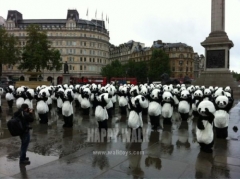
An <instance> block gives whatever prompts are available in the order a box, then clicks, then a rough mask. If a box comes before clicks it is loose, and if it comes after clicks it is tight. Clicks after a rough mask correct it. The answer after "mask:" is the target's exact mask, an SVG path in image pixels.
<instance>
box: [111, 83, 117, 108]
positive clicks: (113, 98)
mask: <svg viewBox="0 0 240 179" xmlns="http://www.w3.org/2000/svg"><path fill="white" fill-rule="evenodd" d="M111 86H112V89H113V95H112V103H113V111H114V110H115V106H116V102H117V89H116V87H115V86H114V85H111Z"/></svg>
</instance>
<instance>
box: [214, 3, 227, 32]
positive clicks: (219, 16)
mask: <svg viewBox="0 0 240 179" xmlns="http://www.w3.org/2000/svg"><path fill="white" fill-rule="evenodd" d="M211 20H212V23H211V32H214V31H225V0H212V18H211Z"/></svg>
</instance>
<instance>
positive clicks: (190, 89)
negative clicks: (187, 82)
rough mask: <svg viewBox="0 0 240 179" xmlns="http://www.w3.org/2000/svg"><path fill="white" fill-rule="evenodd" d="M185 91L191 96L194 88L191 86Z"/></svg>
mask: <svg viewBox="0 0 240 179" xmlns="http://www.w3.org/2000/svg"><path fill="white" fill-rule="evenodd" d="M187 90H188V91H189V93H191V94H192V93H193V92H194V91H195V87H194V86H193V85H191V86H189V87H188V88H187Z"/></svg>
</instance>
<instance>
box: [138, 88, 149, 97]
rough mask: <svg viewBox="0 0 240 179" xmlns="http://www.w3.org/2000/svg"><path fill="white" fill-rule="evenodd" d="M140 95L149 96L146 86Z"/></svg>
mask: <svg viewBox="0 0 240 179" xmlns="http://www.w3.org/2000/svg"><path fill="white" fill-rule="evenodd" d="M140 94H141V95H143V96H147V95H148V89H147V87H146V86H142V87H141V91H140Z"/></svg>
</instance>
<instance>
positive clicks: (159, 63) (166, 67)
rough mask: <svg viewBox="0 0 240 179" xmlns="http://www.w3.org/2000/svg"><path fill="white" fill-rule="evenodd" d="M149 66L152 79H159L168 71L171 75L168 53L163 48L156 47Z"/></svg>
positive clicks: (149, 74)
mask: <svg viewBox="0 0 240 179" xmlns="http://www.w3.org/2000/svg"><path fill="white" fill-rule="evenodd" d="M148 68H149V69H148V77H149V79H150V81H159V80H160V77H161V75H162V74H163V73H167V74H168V75H169V76H170V73H171V69H170V60H169V57H168V55H167V54H166V53H165V52H164V51H162V50H161V49H154V50H153V53H152V57H151V59H150V60H149V63H148Z"/></svg>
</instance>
